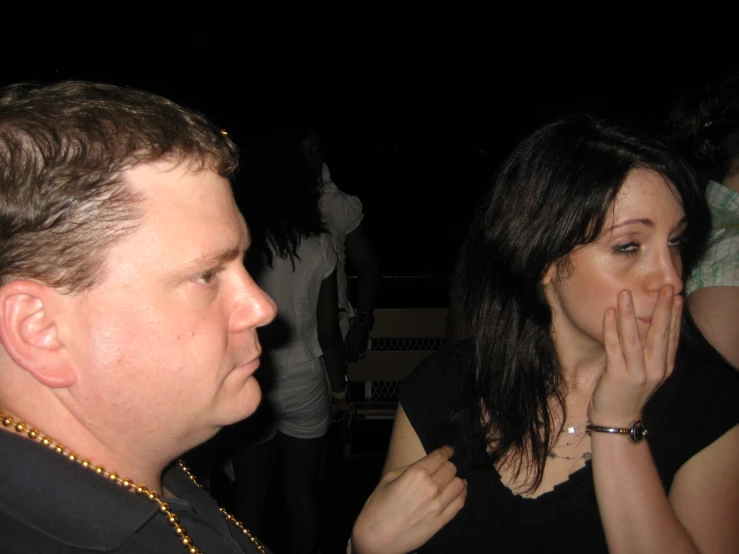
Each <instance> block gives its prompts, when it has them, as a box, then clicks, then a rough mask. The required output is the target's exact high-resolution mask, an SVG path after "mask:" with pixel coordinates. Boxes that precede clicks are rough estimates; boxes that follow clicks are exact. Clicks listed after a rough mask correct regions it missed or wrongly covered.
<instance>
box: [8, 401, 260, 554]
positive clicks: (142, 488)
mask: <svg viewBox="0 0 739 554" xmlns="http://www.w3.org/2000/svg"><path fill="white" fill-rule="evenodd" d="M0 420H2V424H3V426H5V427H12V428H13V429H15V431H16V432H17V433H20V434H26V435H27V436H28V438H29V439H31V440H38V441H39V442H40V443H41V444H43V445H44V446H48V447H49V448H50V449H51V450H54V451H55V452H57V453H58V454H61V455H62V456H64V457H65V458H67V459H68V460H70V461H72V462H76V463H78V464H80V465H81V466H82V467H85V468H87V469H89V470H91V471H94V472H95V473H97V474H98V475H100V476H101V477H103V478H107V479H109V480H111V481H113V482H115V483H118V484H119V485H120V486H122V487H123V488H124V489H126V490H129V491H132V492H135V493H136V494H138V495H141V496H143V497H145V498H147V499H148V500H150V501H152V502H154V503H155V504H157V506H159V511H160V512H161V513H163V514H164V516H165V517H166V518H167V521H168V522H169V524H170V525H171V526H172V529H173V531H174V532H175V534H176V535H177V537H178V538H179V539H180V544H182V546H184V547H185V548H186V549H187V552H188V553H189V554H203V553H202V551H201V550H200V549H199V548H198V547H197V546H195V544H194V543H193V542H192V538H190V536H189V535H188V534H187V530H186V529H185V528H184V527H183V526H181V525H180V518H179V517H177V514H175V513H174V512H172V511H171V510H170V509H169V504H167V503H166V502H164V501H163V500H162V499H161V498H159V494H158V493H157V491H154V490H149V489H148V488H147V486H146V485H143V484H140V485H136V484H134V482H133V481H132V480H131V479H121V478H120V477H119V476H118V474H117V473H115V472H108V471H105V468H104V467H102V466H95V465H93V464H92V463H91V462H90V460H87V459H83V458H80V457H79V456H78V455H77V454H75V453H74V452H70V451H68V450H67V449H66V447H65V446H64V445H63V444H61V443H59V442H56V441H55V440H54V439H52V438H51V437H50V436H48V435H44V434H42V433H41V432H40V431H39V430H38V429H36V428H35V427H29V426H28V425H27V424H26V423H25V422H23V421H18V422H16V421H15V420H14V419H13V418H12V417H10V416H9V415H7V414H5V413H3V411H2V410H0ZM178 464H179V466H180V468H182V471H184V472H185V474H186V475H187V476H188V477H189V478H190V479H191V480H192V482H193V483H195V485H197V486H198V487H200V488H203V486H202V485H201V484H200V483H198V481H197V479H195V476H194V475H193V474H192V472H191V471H190V469H189V468H188V467H187V466H186V465H185V464H184V462H183V461H182V460H179V461H178ZM219 509H220V511H221V513H222V514H223V517H224V518H226V521H230V522H231V523H233V524H234V525H235V526H236V527H238V528H239V529H240V530H241V532H242V533H243V534H244V535H246V536H247V537H248V538H249V540H250V541H251V543H252V544H253V545H254V547H255V548H256V549H257V552H262V553H263V552H265V550H264V545H263V544H262V543H261V542H259V539H257V538H256V537H255V536H254V535H252V533H251V531H249V529H247V528H246V527H244V524H243V523H241V522H240V521H239V520H238V519H236V518H235V517H234V516H232V515H231V514H229V513H228V512H227V511H226V510H224V509H223V508H219Z"/></svg>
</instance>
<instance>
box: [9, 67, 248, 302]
mask: <svg viewBox="0 0 739 554" xmlns="http://www.w3.org/2000/svg"><path fill="white" fill-rule="evenodd" d="M158 160H172V161H173V162H182V163H187V164H188V166H189V167H191V168H192V169H194V170H198V169H211V170H213V171H216V172H217V173H218V174H220V175H221V176H223V177H226V178H229V177H231V175H232V174H233V173H234V172H235V171H236V168H237V166H238V152H237V149H236V146H235V145H234V143H233V142H232V141H231V140H230V139H229V137H228V136H226V134H225V133H223V132H221V131H220V130H219V129H218V128H217V127H216V126H215V125H214V124H213V123H212V122H211V121H210V120H208V119H207V118H206V117H205V116H203V115H202V114H200V113H198V112H195V111H192V110H190V109H188V108H185V107H183V106H179V105H177V104H175V103H174V102H171V101H170V100H167V99H166V98H163V97H161V96H158V95H156V94H151V93H148V92H144V91H140V90H136V89H132V88H127V87H120V86H114V85H104V84H96V83H88V82H82V81H64V82H58V83H54V84H50V85H46V86H39V85H33V84H17V85H11V86H9V87H5V88H3V89H0V285H2V284H5V283H7V282H9V281H11V280H13V279H18V278H24V279H34V280H37V281H39V282H42V283H44V284H46V285H49V286H53V287H56V288H59V289H61V290H63V291H65V292H79V291H83V290H85V289H88V288H90V287H92V286H94V285H95V284H96V282H98V280H99V278H100V276H101V272H102V269H103V267H104V261H105V253H106V252H107V249H108V248H109V247H110V246H111V245H112V244H113V243H114V242H115V241H116V240H117V239H119V238H120V237H122V236H124V235H126V234H127V233H130V232H131V231H133V230H134V229H135V228H136V226H137V225H138V223H139V221H140V217H141V214H140V210H141V205H140V199H139V198H138V197H137V195H136V194H134V192H133V191H132V190H131V189H130V188H129V187H128V186H127V185H126V184H125V183H124V181H123V179H122V172H123V171H125V170H127V169H131V168H133V167H135V166H137V165H139V164H142V163H150V162H154V161H158Z"/></svg>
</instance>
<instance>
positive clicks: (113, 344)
mask: <svg viewBox="0 0 739 554" xmlns="http://www.w3.org/2000/svg"><path fill="white" fill-rule="evenodd" d="M124 178H125V179H126V181H127V182H128V183H129V184H130V186H131V187H132V189H133V190H134V191H135V192H137V193H139V194H141V195H142V197H143V204H142V208H143V217H142V222H141V225H140V227H139V228H138V229H137V230H136V231H135V232H134V233H133V234H131V235H129V236H127V237H126V238H124V239H123V240H121V241H120V242H118V243H116V245H115V246H114V247H113V248H112V249H111V250H110V252H109V254H108V256H107V263H106V274H105V277H104V279H103V281H102V282H101V283H100V284H99V285H98V286H96V287H95V288H93V289H92V290H90V291H87V292H85V293H84V294H80V295H79V296H78V297H77V298H75V299H74V305H75V308H76V310H75V317H74V318H73V319H72V321H73V322H74V324H73V325H72V326H71V327H70V329H69V335H70V338H71V341H70V354H71V359H72V360H73V362H74V364H75V365H76V369H77V373H78V375H79V377H78V380H77V383H76V384H75V385H74V386H73V387H71V388H70V394H71V395H72V397H73V402H76V403H77V404H78V405H79V409H80V410H83V411H82V412H81V413H80V414H79V415H83V416H84V417H87V418H89V421H87V422H86V423H87V424H88V425H91V426H93V427H94V428H95V429H96V430H98V431H100V432H107V433H110V432H111V431H113V432H115V433H116V434H117V436H118V439H119V440H120V439H123V438H124V436H127V435H128V436H130V438H131V439H133V440H135V439H136V438H137V437H138V438H139V439H147V440H148V439H150V438H153V437H155V436H157V435H158V436H160V437H161V438H165V437H166V439H171V440H177V441H180V442H181V444H184V445H185V446H194V445H195V444H198V443H200V442H202V441H204V440H206V439H207V438H209V437H210V436H212V435H213V434H214V433H215V432H217V430H218V427H220V426H223V425H226V424H230V423H233V422H236V421H239V420H241V419H243V418H245V417H247V416H249V415H250V414H251V413H253V412H254V410H255V409H256V407H257V405H258V404H259V401H260V399H261V391H260V389H259V385H258V384H257V381H256V380H255V379H254V377H253V374H254V372H255V371H256V369H257V367H258V365H259V355H260V352H261V349H260V346H259V341H258V339H257V333H256V329H257V327H261V326H263V325H266V324H267V323H269V322H270V321H271V320H272V319H273V318H274V316H275V306H274V303H273V302H272V300H271V299H269V297H267V296H266V294H265V293H264V292H263V291H262V290H261V289H259V288H258V287H257V285H256V284H255V283H254V281H253V280H252V279H251V277H250V276H249V274H248V273H247V272H246V270H245V269H244V266H243V264H242V258H243V254H244V251H245V249H246V246H247V243H246V241H247V231H246V226H245V224H244V220H243V218H242V216H241V214H240V213H239V211H238V209H237V207H236V204H235V202H234V199H233V196H232V193H231V187H230V184H229V182H228V181H227V180H226V179H224V178H222V177H220V176H218V175H217V174H216V173H214V172H213V171H210V170H202V171H199V172H192V171H190V170H189V169H187V167H186V164H182V165H174V164H172V163H168V162H157V163H154V164H149V165H141V166H138V167H136V168H134V169H131V170H129V171H127V172H126V173H124Z"/></svg>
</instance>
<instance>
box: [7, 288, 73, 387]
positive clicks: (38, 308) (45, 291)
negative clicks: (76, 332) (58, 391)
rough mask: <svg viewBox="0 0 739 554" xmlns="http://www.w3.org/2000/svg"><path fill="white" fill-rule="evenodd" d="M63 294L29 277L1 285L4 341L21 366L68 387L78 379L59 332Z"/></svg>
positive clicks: (42, 379) (43, 380)
mask: <svg viewBox="0 0 739 554" xmlns="http://www.w3.org/2000/svg"><path fill="white" fill-rule="evenodd" d="M59 294H60V293H59V292H58V291H57V290H56V289H53V288H51V287H47V286H45V285H42V284H41V283H37V282H35V281H28V280H17V281H11V282H10V283H8V284H6V285H3V286H2V287H0V342H2V344H3V346H4V347H5V351H6V352H7V353H8V356H10V358H11V359H12V360H13V361H14V362H15V363H16V364H17V365H18V366H20V367H22V368H23V369H25V370H26V371H28V372H29V373H30V374H32V375H33V376H34V377H35V378H36V379H37V380H38V381H39V382H40V383H42V384H43V385H46V386H48V387H54V388H57V387H67V386H69V385H71V384H73V383H74V382H75V380H76V374H75V372H74V370H73V368H72V367H71V365H70V364H69V360H68V358H67V351H66V349H65V348H64V344H62V343H61V341H60V339H59V336H58V321H57V319H56V318H57V317H58V315H59V314H58V313H57V310H58V309H59V306H60V303H59V301H58V298H57V297H58V295H59Z"/></svg>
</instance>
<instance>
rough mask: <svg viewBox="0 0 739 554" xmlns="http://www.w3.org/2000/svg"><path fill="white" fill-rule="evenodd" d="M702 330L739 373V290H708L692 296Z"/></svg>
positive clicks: (691, 305)
mask: <svg viewBox="0 0 739 554" xmlns="http://www.w3.org/2000/svg"><path fill="white" fill-rule="evenodd" d="M688 309H689V310H690V315H691V316H692V318H693V321H695V324H696V325H697V327H698V329H700V332H701V333H702V334H703V336H704V337H705V338H706V340H707V341H708V342H709V343H710V344H711V346H713V347H714V348H715V349H716V350H717V351H718V352H719V354H721V356H723V357H724V359H725V360H726V361H727V362H729V363H730V364H731V365H732V366H734V369H738V370H739V287H705V288H700V289H697V290H695V291H694V292H692V293H690V296H688Z"/></svg>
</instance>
